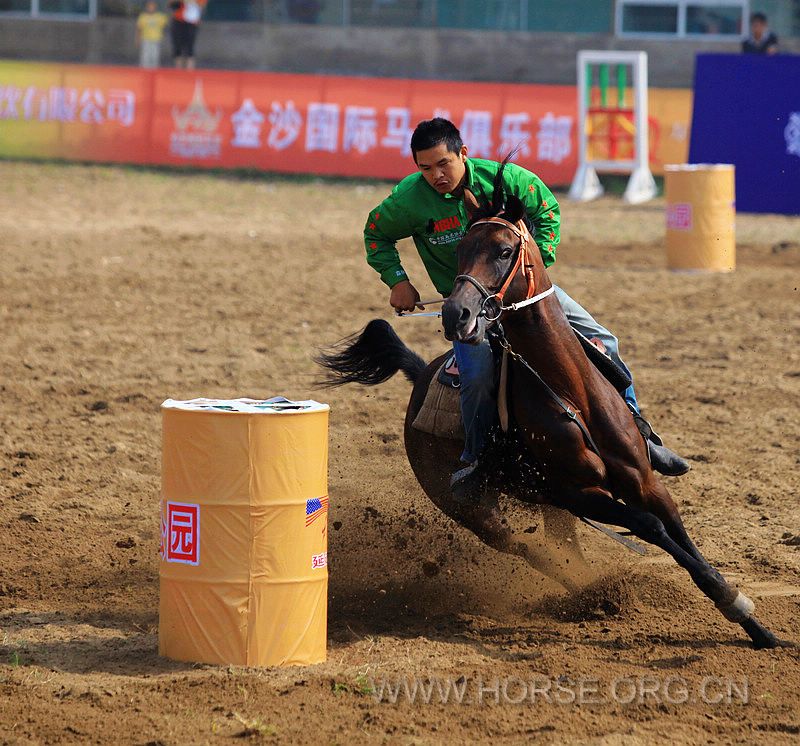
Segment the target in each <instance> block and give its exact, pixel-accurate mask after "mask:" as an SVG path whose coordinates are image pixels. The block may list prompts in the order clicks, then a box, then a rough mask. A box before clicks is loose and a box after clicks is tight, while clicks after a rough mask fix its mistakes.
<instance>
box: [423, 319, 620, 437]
mask: <svg viewBox="0 0 800 746" xmlns="http://www.w3.org/2000/svg"><path fill="white" fill-rule="evenodd" d="M573 331H575V330H574V329H573ZM575 336H576V337H577V338H578V340H579V341H580V343H581V347H583V351H584V353H585V354H586V357H588V358H589V360H590V361H591V362H592V364H593V365H594V366H595V368H597V369H598V370H599V371H600V373H602V375H603V376H604V377H605V378H606V379H607V380H608V382H609V383H610V384H611V385H612V386H613V387H614V388H615V389H616V390H617V391H618V392H619V393H620V394H622V393H623V392H624V391H625V389H627V388H628V386H630V385H631V379H630V377H629V376H628V374H627V373H626V372H625V371H624V370H623V369H622V368H621V367H620V366H619V365H617V363H615V362H614V361H613V360H612V359H611V357H610V356H609V355H608V354H607V353H605V352H603V351H602V350H600V349H598V348H597V347H595V346H594V345H593V344H592V343H591V342H590V341H589V340H588V339H587V338H586V337H585V336H584V335H583V334H581V333H580V332H578V331H575ZM501 378H502V379H505V376H501ZM460 385H461V384H460V380H459V376H458V365H457V364H456V358H455V355H448V356H447V358H445V360H444V362H443V363H442V364H441V365H440V366H439V370H437V371H436V375H435V376H433V378H432V379H431V383H430V385H429V386H428V393H427V394H426V395H425V401H424V402H423V404H422V407H421V408H420V410H419V412H418V413H417V416H416V417H415V418H414V422H412V423H411V427H413V428H414V429H415V430H420V431H421V432H423V433H429V434H430V435H436V436H438V437H440V438H450V439H452V440H463V439H464V424H463V422H462V421H461V401H460V395H459V387H460ZM506 401H507V397H506V396H499V397H498V407H500V408H503V407H504V406H505V402H506ZM500 419H501V421H503V420H505V421H507V420H508V413H507V412H506V411H501V412H500Z"/></svg>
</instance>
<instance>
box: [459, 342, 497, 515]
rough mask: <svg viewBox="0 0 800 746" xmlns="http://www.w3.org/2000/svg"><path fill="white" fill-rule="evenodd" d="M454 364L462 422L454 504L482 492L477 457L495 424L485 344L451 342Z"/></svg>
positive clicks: (489, 361)
mask: <svg viewBox="0 0 800 746" xmlns="http://www.w3.org/2000/svg"><path fill="white" fill-rule="evenodd" d="M453 351H454V352H455V354H456V362H457V363H458V377H459V380H460V382H461V388H460V389H459V394H460V399H461V419H462V420H463V422H464V435H465V438H464V452H463V453H462V454H461V460H462V461H463V462H464V463H465V464H466V466H465V467H464V468H462V469H459V470H458V471H457V472H455V474H453V475H452V477H451V479H450V487H451V489H452V491H453V495H454V497H455V498H456V500H457V501H458V502H462V503H469V502H477V501H478V500H479V499H480V497H481V495H482V494H483V492H484V489H485V478H486V475H485V473H484V472H483V471H482V470H481V469H479V468H478V457H479V456H480V454H481V451H482V450H483V447H484V446H485V445H486V436H487V435H488V433H489V431H490V430H491V428H492V427H493V426H494V425H495V424H496V423H497V420H498V416H497V403H496V391H495V381H494V355H493V353H492V348H491V347H490V346H489V343H488V341H485V340H484V341H483V342H482V343H481V344H478V345H468V344H463V343H461V342H453Z"/></svg>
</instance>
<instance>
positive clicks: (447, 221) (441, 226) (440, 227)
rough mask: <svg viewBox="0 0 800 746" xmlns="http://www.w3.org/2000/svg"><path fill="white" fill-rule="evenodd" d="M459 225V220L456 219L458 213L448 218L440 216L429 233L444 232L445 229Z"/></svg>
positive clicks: (451, 228) (458, 226)
mask: <svg viewBox="0 0 800 746" xmlns="http://www.w3.org/2000/svg"><path fill="white" fill-rule="evenodd" d="M460 227H461V221H460V220H459V219H458V215H451V216H450V217H449V218H442V219H441V220H437V221H435V222H434V223H433V230H432V231H431V233H444V232H445V231H451V230H453V229H454V228H460Z"/></svg>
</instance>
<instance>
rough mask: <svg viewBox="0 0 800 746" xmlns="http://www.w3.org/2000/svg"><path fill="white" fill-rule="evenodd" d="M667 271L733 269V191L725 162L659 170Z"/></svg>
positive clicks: (734, 263) (724, 270)
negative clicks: (664, 206)
mask: <svg viewBox="0 0 800 746" xmlns="http://www.w3.org/2000/svg"><path fill="white" fill-rule="evenodd" d="M664 190H665V193H666V201H667V266H668V267H669V268H670V269H682V270H709V271H712V272H732V271H733V270H734V269H736V191H735V186H734V168H733V166H732V165H731V164H727V163H714V164H708V163H699V164H688V163H684V164H680V165H667V166H664Z"/></svg>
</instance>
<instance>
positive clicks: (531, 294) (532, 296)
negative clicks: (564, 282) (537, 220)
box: [455, 218, 555, 324]
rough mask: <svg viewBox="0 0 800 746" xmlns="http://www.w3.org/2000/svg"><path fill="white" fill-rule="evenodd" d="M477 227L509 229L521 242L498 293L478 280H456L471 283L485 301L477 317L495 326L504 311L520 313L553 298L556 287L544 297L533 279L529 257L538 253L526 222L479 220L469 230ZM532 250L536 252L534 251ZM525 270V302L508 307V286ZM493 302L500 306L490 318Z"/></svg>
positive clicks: (552, 286)
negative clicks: (491, 290) (505, 303)
mask: <svg viewBox="0 0 800 746" xmlns="http://www.w3.org/2000/svg"><path fill="white" fill-rule="evenodd" d="M476 225H499V226H502V227H503V228H508V230H510V231H511V232H512V233H513V234H514V235H515V236H517V238H519V246H518V247H517V256H516V258H515V259H514V263H513V264H512V265H511V267H510V268H509V270H508V273H507V274H506V276H505V277H504V278H503V282H502V284H501V285H500V288H499V290H497V291H496V292H494V293H492V292H490V291H489V290H488V289H487V288H485V287H484V286H483V285H482V284H481V283H480V282H479V281H478V280H476V279H475V278H474V277H473V276H472V275H458V276H457V277H456V279H455V281H456V282H458V281H459V280H463V281H465V282H469V283H470V284H471V285H473V286H474V287H475V289H476V290H477V291H478V292H479V293H480V294H481V296H482V298H483V300H482V301H481V310H480V311H479V312H478V317H480V316H483V317H484V318H485V319H486V321H487V322H488V323H490V324H491V323H493V322H495V321H497V320H498V319H499V318H500V316H502V314H503V313H504V312H505V311H518V310H519V309H521V308H524V307H525V306H530V305H532V304H534V303H538V302H539V301H540V300H542V299H543V298H546V297H547V296H548V295H551V294H552V293H553V292H554V291H555V286H554V285H551V286H550V287H549V288H548V289H547V290H545V291H544V292H542V293H539V294H536V278H535V277H534V267H535V265H534V264H533V261H532V259H531V256H530V252H531V250H536V242H535V241H534V240H533V237H532V236H531V234H530V231H529V230H528V226H527V225H525V223H524V221H522V220H519V221H517V223H516V224H515V223H512V222H511V221H509V220H505V219H504V218H485V219H483V220H476V221H475V222H474V223H473V224H472V225H471V226H470V227H469V229H468V231H469V230H472V229H473V228H474V227H475V226H476ZM531 246H532V247H533V249H531ZM520 269H522V272H523V274H524V275H525V280H526V282H527V285H528V289H527V292H526V294H525V300H521V301H519V302H517V303H511V304H509V305H507V306H504V305H503V297H504V296H505V294H506V291H507V290H508V288H509V286H510V285H511V283H512V281H513V280H514V277H515V276H516V274H517V272H518V271H519V270H520ZM490 301H495V302H496V303H497V306H498V310H497V314H496V315H494V316H490V315H489V313H488V304H489V302H490Z"/></svg>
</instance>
